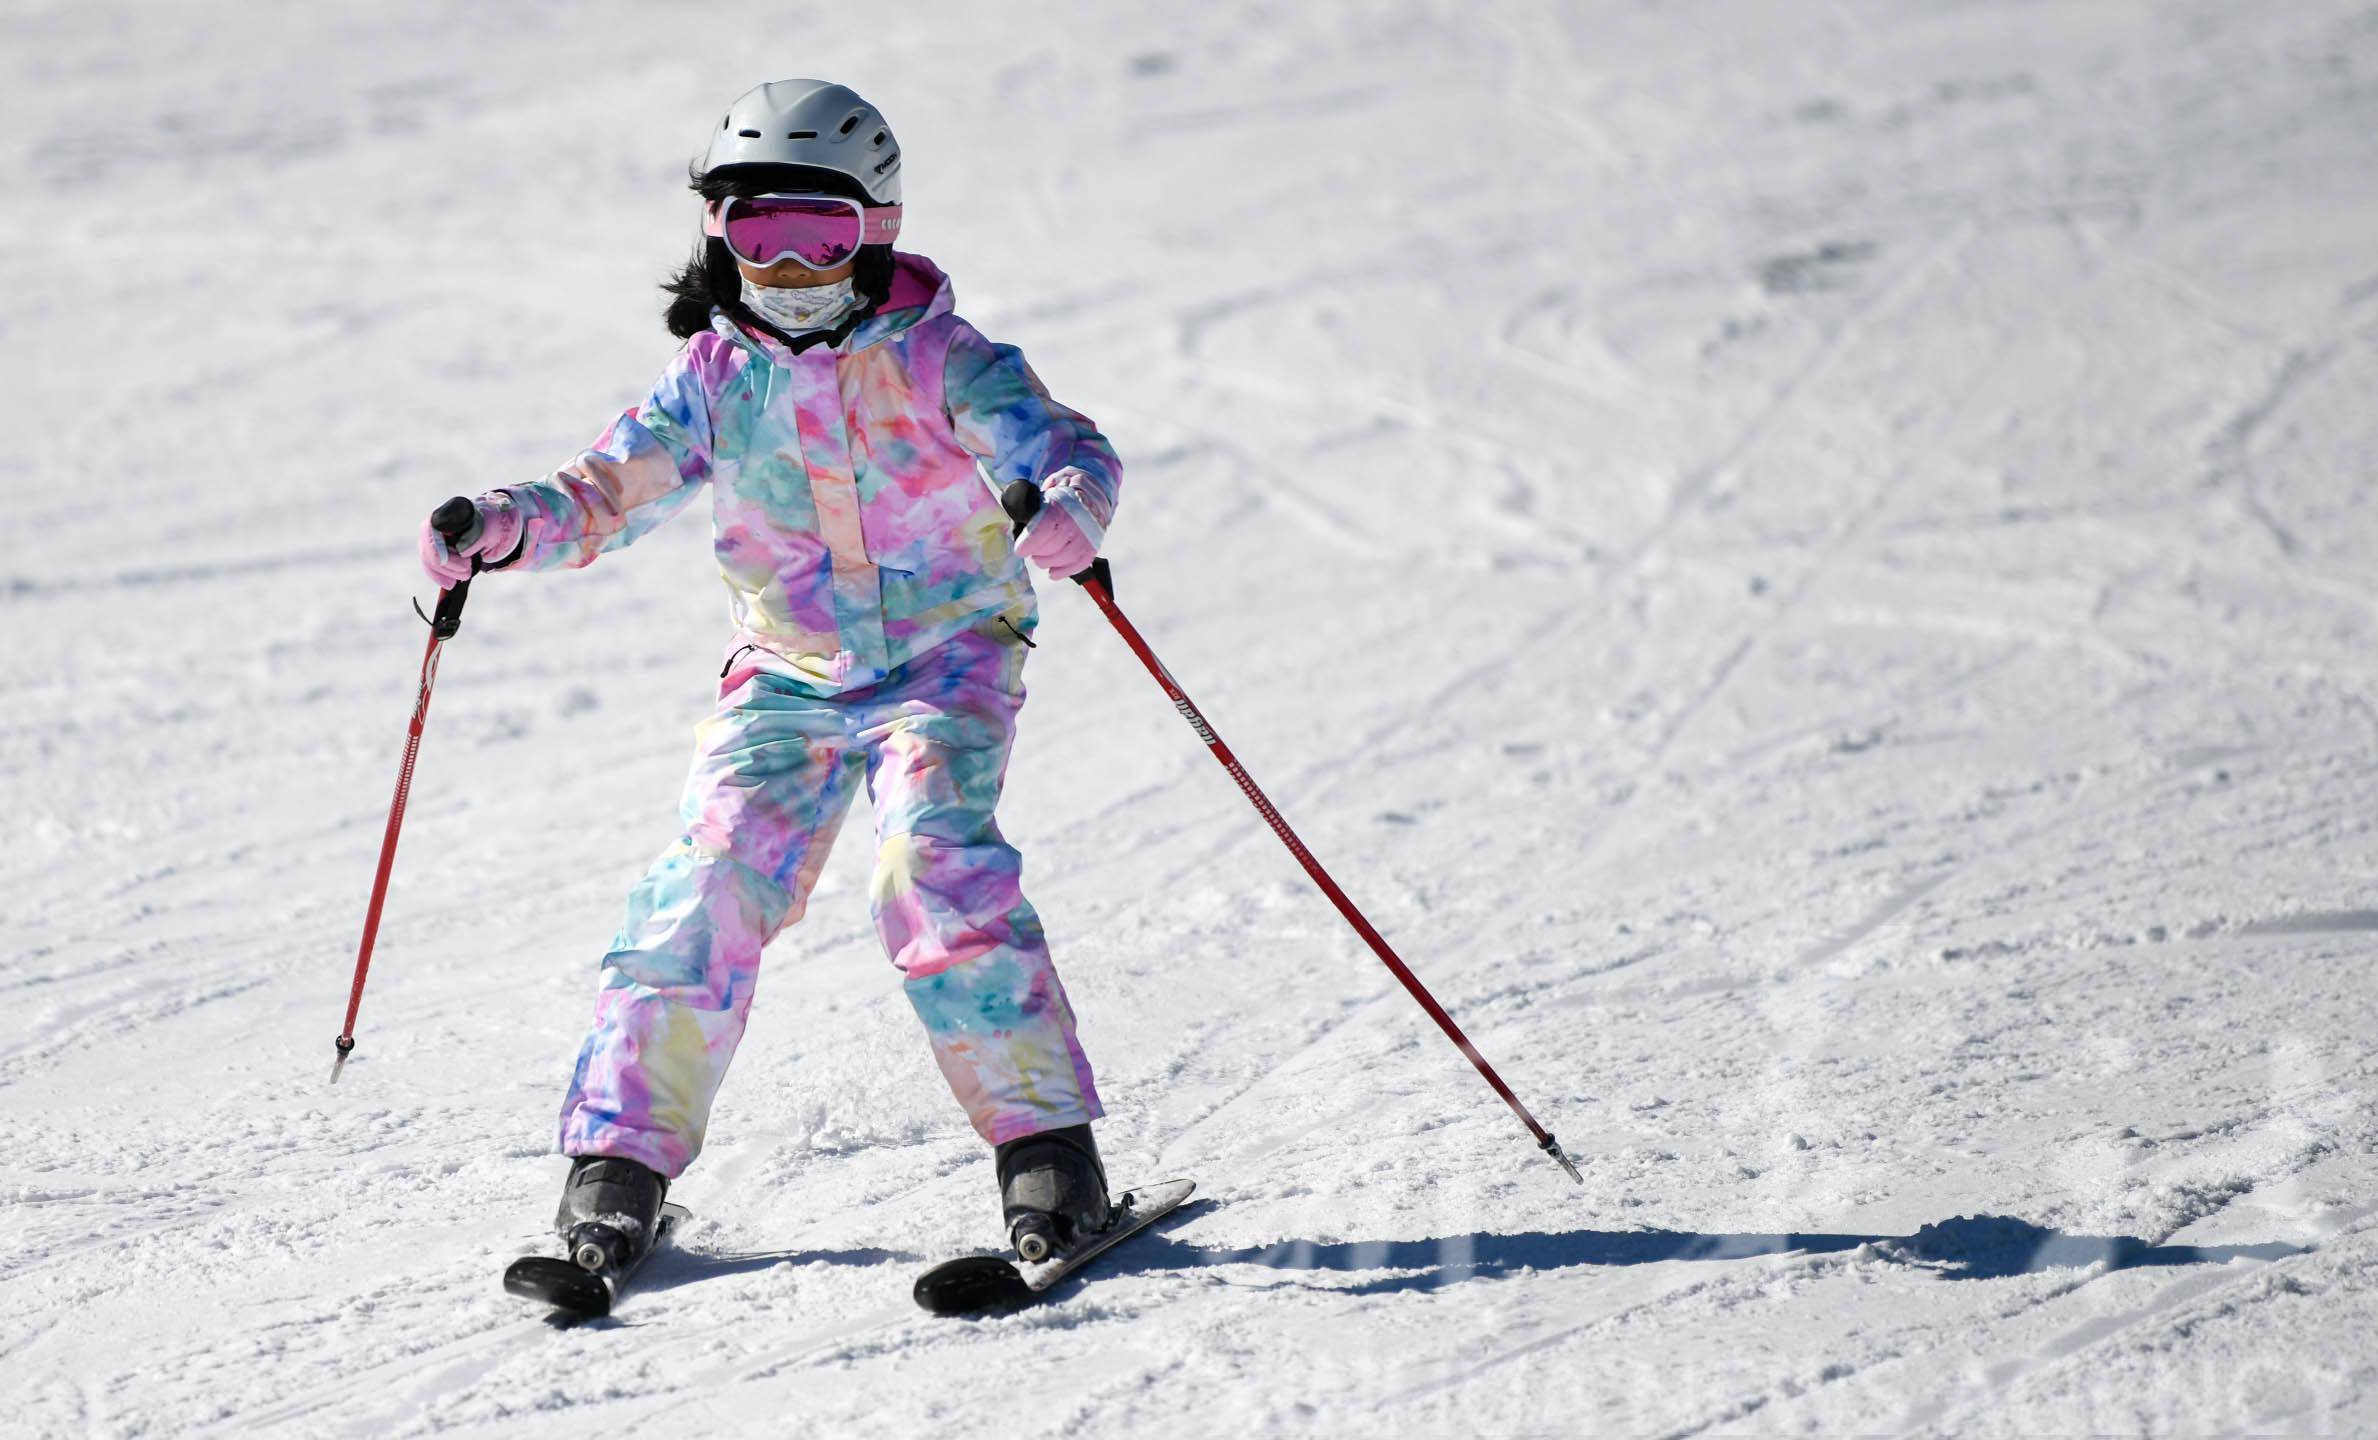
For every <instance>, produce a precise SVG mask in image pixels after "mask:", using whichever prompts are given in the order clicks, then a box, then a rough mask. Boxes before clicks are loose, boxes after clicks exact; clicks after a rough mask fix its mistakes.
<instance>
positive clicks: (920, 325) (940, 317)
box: [510, 254, 1122, 691]
mask: <svg viewBox="0 0 2378 1440" xmlns="http://www.w3.org/2000/svg"><path fill="white" fill-rule="evenodd" d="M978 464H979V467H980V468H979V469H978ZM1069 465H1070V466H1073V467H1075V468H1077V469H1079V470H1081V471H1082V472H1084V473H1085V474H1087V475H1088V476H1089V477H1090V482H1091V487H1090V488H1091V489H1092V490H1093V491H1094V492H1095V493H1090V494H1086V495H1085V496H1084V499H1085V501H1086V502H1087V503H1088V505H1089V507H1090V510H1091V512H1092V514H1093V516H1094V517H1095V518H1096V519H1097V520H1098V521H1099V523H1101V524H1104V523H1105V522H1106V521H1107V520H1109V519H1111V518H1112V516H1113V513H1114V507H1115V500H1116V496H1117V489H1118V487H1119V485H1120V483H1121V480H1122V469H1121V466H1120V465H1119V464H1118V463H1117V461H1116V459H1115V452H1114V450H1113V448H1112V447H1111V446H1109V445H1108V444H1107V442H1106V437H1105V436H1103V435H1101V434H1099V433H1098V430H1097V427H1096V426H1094V425H1092V424H1091V422H1090V421H1089V419H1088V418H1087V417H1086V416H1083V415H1081V414H1079V413H1078V412H1076V411H1073V410H1070V409H1067V408H1066V407H1065V406H1063V405H1061V404H1059V403H1057V402H1056V401H1055V400H1053V399H1051V398H1050V397H1049V393H1048V391H1047V390H1046V389H1044V388H1042V386H1041V383H1040V380H1039V377H1037V376H1035V375H1034V374H1033V373H1032V367H1031V366H1029V365H1027V364H1026V363H1025V362H1024V357H1023V355H1022V354H1021V353H1020V352H1018V351H1017V350H1016V349H1015V347H1013V346H1011V345H994V344H992V343H991V342H990V341H988V340H986V339H984V338H983V336H982V333H981V332H980V331H978V330H976V329H975V328H974V327H973V326H972V325H969V324H967V323H966V322H965V321H964V320H962V319H960V318H959V317H958V314H957V312H956V310H954V309H953V308H952V301H951V296H950V284H949V279H948V277H946V276H944V275H943V274H942V273H941V271H940V270H939V269H937V268H935V266H934V265H933V263H932V262H931V261H929V260H926V259H924V258H923V257H921V256H916V255H906V254H903V255H900V256H898V257H897V263H896V266H895V269H894V278H893V282H892V288H891V294H890V296H889V297H888V299H887V300H886V302H885V303H884V304H883V305H882V306H881V307H880V308H879V309H878V310H877V311H876V313H875V314H873V315H871V316H869V317H868V318H867V319H866V320H864V321H862V322H860V324H859V326H858V328H857V329H855V330H854V331H853V332H852V333H851V334H850V336H849V337H848V338H846V339H845V340H844V341H843V342H842V343H841V344H840V345H827V344H817V345H813V346H811V347H810V348H808V349H807V350H804V351H802V352H801V353H799V354H794V353H793V352H792V351H791V350H789V349H788V348H786V347H785V346H783V345H780V344H778V343H777V342H776V341H774V340H772V339H769V338H766V337H762V336H755V335H752V334H749V333H747V332H746V331H744V330H743V329H742V328H740V327H739V326H737V325H735V324H734V323H733V322H732V321H730V320H728V319H727V318H726V317H725V316H724V315H723V314H721V315H716V316H714V317H713V319H712V322H711V329H710V330H709V331H707V332H705V333H703V334H700V335H697V336H695V337H694V338H693V339H691V340H689V341H687V342H686V344H685V348H684V349H682V350H680V351H679V352H678V353H677V356H676V358H675V359H673V360H671V361H670V362H669V367H668V368H667V369H666V370H664V371H662V372H661V377H660V379H659V380H658V381H657V382H655V383H654V385H653V387H652V393H651V394H650V395H648V396H646V397H645V399H644V401H643V403H642V404H640V405H638V406H637V407H636V408H635V409H633V410H630V411H628V412H627V413H625V414H623V415H621V416H620V417H619V418H618V419H617V420H615V421H613V422H612V423H611V426H610V428H609V429H607V430H605V431H604V432H603V436H602V438H601V439H600V440H598V441H596V442H595V445H594V448H593V449H591V450H588V451H586V452H585V453H584V454H582V455H580V456H579V457H578V458H577V459H576V460H575V461H572V462H571V463H570V464H568V465H565V466H563V467H562V468H561V469H560V470H558V471H556V472H554V473H553V474H552V475H550V476H548V477H547V478H545V479H543V480H540V481H537V482H536V483H534V484H531V485H518V486H513V487H510V494H511V496H512V499H513V502H514V503H515V504H516V505H518V506H519V507H520V510H521V514H522V518H523V520H524V521H525V522H526V523H525V526H524V539H523V541H522V547H521V552H520V557H519V559H518V560H516V561H514V562H513V567H514V568H522V569H532V570H534V569H552V568H556V567H561V566H579V565H585V564H587V563H589V562H590V561H592V560H593V559H594V558H595V557H596V556H597V555H600V554H603V553H604V552H605V551H609V550H616V549H618V548H619V547H621V546H623V545H627V544H631V543H633V542H634V541H635V540H636V539H637V538H638V537H640V536H642V535H644V534H646V533H648V532H649V531H651V530H652V529H653V528H654V527H656V526H658V525H659V524H660V523H661V522H662V521H664V520H666V519H668V518H669V517H670V516H671V515H674V514H676V513H677V512H678V511H679V510H681V509H683V508H684V507H685V504H686V502H687V501H689V500H691V499H692V498H693V496H694V494H695V492H696V491H698V490H700V489H701V488H702V487H703V486H704V485H705V484H707V485H709V486H710V488H711V492H712V494H713V497H714V501H713V503H714V507H715V510H716V525H715V544H716V549H717V552H718V567H719V570H720V572H721V573H722V574H723V575H724V577H725V579H726V582H727V591H728V593H729V595H730V596H731V597H732V605H733V611H734V618H735V625H736V631H737V633H736V636H735V642H734V643H735V644H736V645H738V646H740V645H743V644H755V645H758V646H761V647H762V648H764V649H766V650H768V651H770V652H773V654H774V655H776V656H777V657H780V658H781V659H782V660H783V661H784V662H786V664H787V665H789V666H790V667H791V668H792V669H793V670H794V671H796V672H798V673H800V674H801V675H802V676H803V677H804V678H806V679H808V680H810V681H812V682H814V683H816V684H818V685H820V686H821V687H822V688H824V689H826V690H829V691H839V690H849V689H856V688H858V687H860V686H863V685H870V684H873V683H875V682H876V681H877V680H880V679H881V678H883V676H884V675H885V674H886V673H887V672H889V671H890V670H891V669H892V668H893V667H895V666H898V665H901V664H903V663H905V662H907V661H908V660H911V659H913V658H915V657H916V656H919V655H921V654H923V653H925V652H926V651H928V650H931V649H932V648H933V647H934V646H936V645H939V644H940V643H942V642H943V641H944V640H947V639H948V638H950V637H951V636H952V635H955V634H957V633H959V632H960V631H963V630H965V629H967V628H968V627H970V626H971V625H974V624H977V623H980V622H981V620H982V618H983V617H984V616H985V615H986V614H990V613H993V612H998V611H1009V612H1011V613H1012V612H1017V610H1018V607H1022V611H1021V612H1020V613H1022V614H1028V613H1029V607H1030V604H1031V596H1032V587H1031V583H1030V581H1029V579H1028V578H1027V577H1026V575H1025V572H1024V566H1023V563H1022V562H1021V561H1019V560H1018V559H1016V557H1015V554H1014V552H1013V551H1012V550H1011V549H1010V547H1009V543H1008V540H1009V535H1008V531H1009V525H1008V521H1007V517H1006V516H1005V515H1004V514H1003V513H1002V512H1001V511H1000V509H999V501H998V496H997V495H996V493H995V491H994V488H993V487H994V486H1003V485H1006V484H1008V483H1010V482H1011V481H1015V480H1030V481H1033V482H1034V483H1036V484H1037V483H1038V482H1040V481H1042V480H1045V479H1046V478H1048V476H1050V475H1051V474H1053V473H1055V472H1056V471H1058V470H1061V469H1063V468H1065V467H1066V466H1069ZM984 472H987V473H988V477H989V483H985V474H984Z"/></svg>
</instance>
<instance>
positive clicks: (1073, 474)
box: [1016, 466, 1106, 580]
mask: <svg viewBox="0 0 2378 1440" xmlns="http://www.w3.org/2000/svg"><path fill="white" fill-rule="evenodd" d="M1089 478H1090V477H1088V476H1087V475H1084V474H1083V473H1082V472H1081V471H1079V470H1076V469H1074V468H1072V467H1071V466H1068V467H1066V468H1065V469H1063V470H1060V471H1058V472H1057V473H1056V474H1054V475H1051V476H1050V477H1049V478H1048V479H1046V480H1044V481H1042V482H1041V485H1040V494H1041V507H1040V513H1039V514H1038V515H1035V516H1033V517H1032V523H1031V524H1029V525H1027V526H1025V527H1024V533H1023V534H1021V535H1018V536H1017V537H1016V553H1017V554H1018V555H1021V556H1023V557H1024V558H1025V559H1027V560H1029V561H1031V562H1032V563H1033V564H1035V565H1038V566H1039V567H1040V568H1041V569H1043V570H1046V571H1047V572H1048V573H1049V574H1051V575H1054V576H1056V577H1057V578H1059V579H1061V580H1070V579H1072V578H1073V577H1074V576H1076V575H1079V574H1081V573H1082V572H1083V571H1084V570H1087V569H1089V568H1090V562H1091V561H1093V560H1096V559H1097V558H1098V547H1099V545H1100V543H1101V542H1103V541H1104V540H1105V539H1106V526H1105V524H1104V523H1103V522H1102V521H1100V520H1099V518H1098V512H1097V510H1096V509H1095V508H1094V502H1093V498H1092V497H1093V493H1094V492H1092V491H1090V490H1089V488H1088V484H1087V482H1088V480H1089Z"/></svg>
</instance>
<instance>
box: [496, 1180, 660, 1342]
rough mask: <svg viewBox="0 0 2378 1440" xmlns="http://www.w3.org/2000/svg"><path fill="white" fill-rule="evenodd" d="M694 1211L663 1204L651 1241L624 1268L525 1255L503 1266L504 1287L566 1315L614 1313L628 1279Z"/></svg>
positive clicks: (594, 1315)
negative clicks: (613, 1306) (588, 1267)
mask: <svg viewBox="0 0 2378 1440" xmlns="http://www.w3.org/2000/svg"><path fill="white" fill-rule="evenodd" d="M692 1215H693V1212H692V1211H690V1210H687V1209H686V1208H685V1207H684V1206H682V1205H663V1206H661V1218H660V1225H659V1227H658V1229H657V1230H656V1232H655V1233H654V1235H653V1237H652V1244H650V1245H649V1246H647V1247H645V1250H644V1253H643V1254H642V1255H639V1256H637V1257H636V1260H635V1263H634V1264H632V1265H629V1266H627V1267H626V1268H625V1269H621V1268H619V1267H616V1266H609V1265H606V1266H604V1267H602V1268H601V1269H597V1270H589V1269H587V1268H586V1267H585V1266H583V1265H580V1264H579V1263H578V1262H576V1261H575V1260H566V1259H562V1258H561V1257H559V1256H554V1255H523V1256H521V1257H520V1258H519V1259H517V1260H515V1261H513V1262H512V1263H511V1264H510V1265H508V1266H506V1267H504V1289H505V1290H506V1291H508V1292H510V1293H511V1294H514V1295H517V1296H519V1297H520V1298H521V1299H523V1300H536V1301H540V1302H542V1303H544V1304H547V1305H550V1306H552V1307H553V1308H554V1309H555V1310H556V1311H559V1312H561V1313H563V1314H567V1315H575V1316H582V1317H585V1318H587V1319H596V1318H600V1317H601V1316H604V1315H608V1314H610V1313H611V1307H612V1305H614V1304H615V1303H617V1302H618V1300H619V1292H620V1291H621V1290H624V1289H626V1288H627V1283H628V1281H629V1280H630V1279H631V1278H633V1277H634V1276H635V1273H636V1272H637V1271H638V1270H640V1269H642V1268H643V1267H644V1262H645V1261H647V1260H650V1259H651V1258H652V1252H653V1251H655V1250H658V1249H660V1248H661V1244H662V1242H664V1241H666V1240H667V1239H668V1238H669V1232H670V1231H672V1230H675V1229H676V1228H677V1226H678V1223H679V1222H680V1221H684V1220H688V1219H691V1218H692Z"/></svg>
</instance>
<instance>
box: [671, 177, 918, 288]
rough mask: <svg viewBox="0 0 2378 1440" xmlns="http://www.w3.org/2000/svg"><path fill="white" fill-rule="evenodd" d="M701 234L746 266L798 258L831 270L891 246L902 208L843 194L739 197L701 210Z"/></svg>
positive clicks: (805, 264)
mask: <svg viewBox="0 0 2378 1440" xmlns="http://www.w3.org/2000/svg"><path fill="white" fill-rule="evenodd" d="M702 233H703V234H705V235H710V236H715V237H717V238H718V239H721V240H724V241H726V242H727V250H728V253H730V254H732V255H733V256H734V257H735V258H736V259H738V260H740V261H742V262H743V263H744V264H746V265H773V264H775V263H776V262H777V261H779V260H797V261H799V262H800V263H801V265H802V266H803V267H804V268H806V269H810V270H831V269H833V268H834V267H835V266H837V265H839V264H841V263H842V262H843V261H845V260H848V259H849V258H851V257H852V256H853V255H856V254H858V253H859V247H860V246H862V245H889V244H891V243H892V239H893V237H895V236H897V235H898V234H899V233H900V207H899V206H897V205H861V204H860V203H859V202H858V201H856V200H847V199H844V198H843V197H842V196H840V195H735V196H730V197H729V198H727V199H725V200H712V201H710V202H708V203H707V204H705V205H703V207H702Z"/></svg>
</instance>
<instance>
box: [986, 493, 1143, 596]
mask: <svg viewBox="0 0 2378 1440" xmlns="http://www.w3.org/2000/svg"><path fill="white" fill-rule="evenodd" d="M1040 506H1041V493H1040V487H1039V486H1038V485H1035V484H1033V483H1032V482H1031V481H1029V480H1011V481H1009V482H1008V485H1007V488H1006V489H1004V490H1001V491H1000V492H999V508H1000V509H1002V510H1005V511H1006V512H1007V518H1008V519H1010V520H1013V521H1014V522H1015V523H1016V528H1015V530H1014V531H1013V532H1012V534H1015V535H1021V534H1023V533H1024V527H1025V526H1027V525H1029V524H1031V523H1032V517H1033V516H1035V515H1038V514H1039V513H1040ZM1113 576H1114V572H1113V571H1112V570H1110V569H1109V568H1108V567H1107V563H1106V558H1105V557H1104V556H1101V557H1099V558H1098V559H1096V560H1093V561H1091V562H1090V568H1089V569H1087V570H1084V571H1083V572H1082V573H1081V574H1079V575H1071V576H1068V577H1066V578H1068V579H1070V580H1072V581H1073V583H1074V584H1076V585H1081V586H1087V585H1088V584H1089V583H1090V582H1091V581H1093V580H1096V581H1097V582H1098V583H1099V585H1100V586H1101V587H1103V588H1104V589H1105V590H1106V592H1107V593H1108V594H1110V595H1112V594H1113V593H1114V590H1115V582H1114V578H1113Z"/></svg>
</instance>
